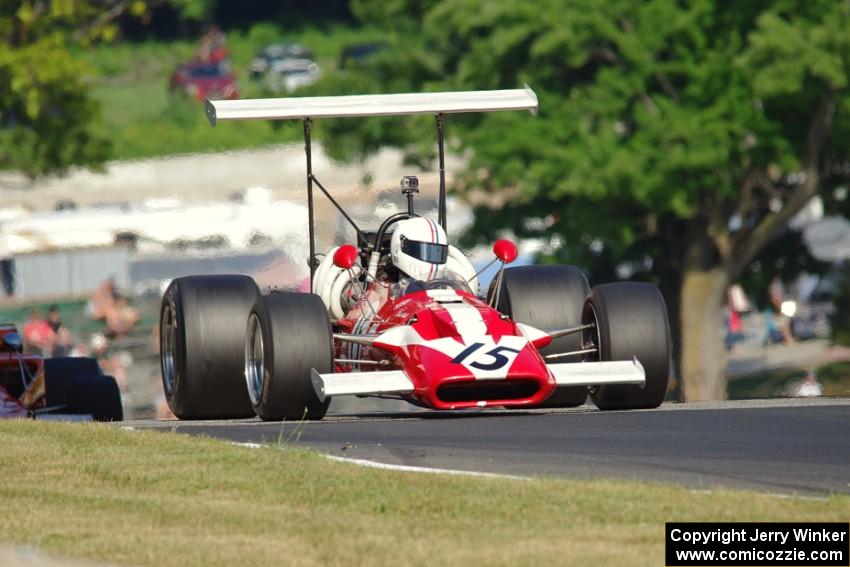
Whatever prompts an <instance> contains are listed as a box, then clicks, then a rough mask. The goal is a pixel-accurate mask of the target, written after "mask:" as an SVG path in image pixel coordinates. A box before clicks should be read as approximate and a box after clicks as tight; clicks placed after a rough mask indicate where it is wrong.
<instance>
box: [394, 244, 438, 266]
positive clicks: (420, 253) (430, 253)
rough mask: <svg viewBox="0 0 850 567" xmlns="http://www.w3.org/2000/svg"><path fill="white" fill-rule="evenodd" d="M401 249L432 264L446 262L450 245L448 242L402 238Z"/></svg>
mask: <svg viewBox="0 0 850 567" xmlns="http://www.w3.org/2000/svg"><path fill="white" fill-rule="evenodd" d="M401 251H402V252H404V253H405V254H407V255H408V256H413V257H414V258H416V259H418V260H423V261H425V262H430V263H431V264H445V263H446V260H447V259H448V257H449V247H448V245H446V244H434V243H433V242H420V241H418V240H410V239H408V238H402V239H401Z"/></svg>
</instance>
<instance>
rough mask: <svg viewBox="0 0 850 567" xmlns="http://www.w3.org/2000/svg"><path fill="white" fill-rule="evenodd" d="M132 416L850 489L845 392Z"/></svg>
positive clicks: (462, 465)
mask: <svg viewBox="0 0 850 567" xmlns="http://www.w3.org/2000/svg"><path fill="white" fill-rule="evenodd" d="M125 424H126V425H129V426H132V427H134V428H152V429H157V430H164V431H173V432H177V433H188V434H192V435H208V436H211V437H218V438H222V439H228V440H231V441H235V442H241V443H245V442H250V443H278V442H280V441H283V442H286V443H288V444H296V445H300V446H304V447H310V448H312V449H315V450H317V451H320V452H323V453H326V454H330V455H335V456H340V457H348V458H355V459H365V460H369V461H373V462H378V463H386V464H391V465H406V466H417V467H429V468H444V469H456V470H466V471H479V472H487V473H498V474H509V475H522V476H558V477H570V478H616V479H629V480H642V481H650V482H672V483H676V484H681V485H684V486H687V487H691V488H701V489H711V488H714V487H729V488H750V489H756V490H761V491H767V492H774V493H780V494H804V495H819V494H827V493H850V400H847V399H844V400H839V399H833V400H829V399H826V400H824V399H821V400H771V401H752V402H718V403H706V404H665V405H664V406H662V407H661V408H659V409H657V410H646V411H630V412H600V411H598V410H596V409H593V408H591V407H581V408H576V409H572V410H533V411H500V410H481V411H463V412H429V411H421V412H419V411H417V412H399V411H396V412H395V413H374V412H369V413H360V414H352V415H332V416H328V417H326V418H325V419H324V420H322V421H318V422H307V423H300V424H299V423H283V424H281V423H264V422H261V421H259V420H256V419H254V420H228V421H197V422H191V421H153V420H146V421H132V422H126V423H125Z"/></svg>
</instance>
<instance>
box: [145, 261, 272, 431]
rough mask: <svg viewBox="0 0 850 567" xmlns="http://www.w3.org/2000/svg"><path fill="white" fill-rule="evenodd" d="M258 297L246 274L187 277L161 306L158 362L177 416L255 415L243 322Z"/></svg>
mask: <svg viewBox="0 0 850 567" xmlns="http://www.w3.org/2000/svg"><path fill="white" fill-rule="evenodd" d="M259 297H261V296H260V290H259V289H258V288H257V284H255V283H254V280H252V279H251V278H249V277H248V276H240V275H224V276H188V277H183V278H177V279H175V280H174V281H172V282H171V285H169V286H168V289H167V290H166V291H165V294H164V295H163V296H162V305H161V307H160V338H159V340H160V364H161V368H162V385H163V389H164V390H165V399H166V401H167V402H168V407H169V408H171V411H172V412H174V415H176V416H177V417H178V418H180V419H223V418H242V417H253V416H254V411H253V410H252V409H251V401H250V400H249V399H248V392H247V391H246V389H245V381H244V379H243V375H242V371H243V366H244V361H243V355H244V351H243V348H244V346H243V345H244V341H245V322H246V321H247V319H248V313H249V312H250V311H251V307H252V306H253V305H254V303H255V302H256V301H257V299H258V298H259Z"/></svg>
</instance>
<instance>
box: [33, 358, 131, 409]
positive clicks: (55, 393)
mask: <svg viewBox="0 0 850 567" xmlns="http://www.w3.org/2000/svg"><path fill="white" fill-rule="evenodd" d="M44 380H45V389H46V393H47V396H46V397H47V406H48V407H51V406H65V407H63V408H62V409H61V410H59V411H60V413H67V414H74V415H90V416H92V419H94V420H95V421H122V420H123V419H124V409H123V407H122V404H121V392H120V391H119V390H118V384H117V383H116V382H115V378H113V377H112V376H104V375H103V372H102V371H101V369H100V365H99V364H98V363H97V360H96V359H94V358H87V357H59V358H46V359H44Z"/></svg>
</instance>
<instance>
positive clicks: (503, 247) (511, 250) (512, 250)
mask: <svg viewBox="0 0 850 567" xmlns="http://www.w3.org/2000/svg"><path fill="white" fill-rule="evenodd" d="M493 254H495V255H496V258H498V259H499V260H501V261H502V263H503V264H510V263H511V262H513V261H514V260H516V257H517V255H518V252H517V249H516V244H514V243H513V242H511V241H510V240H504V239H503V240H497V241H496V242H495V243H493Z"/></svg>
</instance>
